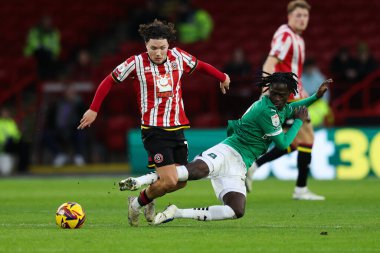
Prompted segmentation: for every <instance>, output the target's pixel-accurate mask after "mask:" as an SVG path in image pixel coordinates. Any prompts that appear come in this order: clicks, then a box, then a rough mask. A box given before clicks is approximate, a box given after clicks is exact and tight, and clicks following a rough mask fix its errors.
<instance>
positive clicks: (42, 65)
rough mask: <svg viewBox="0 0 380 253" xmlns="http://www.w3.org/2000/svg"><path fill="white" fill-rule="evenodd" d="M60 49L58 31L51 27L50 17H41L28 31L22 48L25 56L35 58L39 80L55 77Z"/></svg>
mask: <svg viewBox="0 0 380 253" xmlns="http://www.w3.org/2000/svg"><path fill="white" fill-rule="evenodd" d="M60 47H61V46H60V33H59V31H58V29H57V28H55V27H54V26H53V24H52V20H51V17H50V16H43V17H42V19H41V21H40V23H39V24H38V25H36V26H35V27H32V28H31V29H30V31H29V34H28V38H27V42H26V46H25V48H24V54H25V56H34V57H35V59H36V61H37V71H38V77H39V78H40V79H41V80H46V79H53V78H55V77H56V74H57V64H58V57H59V52H60Z"/></svg>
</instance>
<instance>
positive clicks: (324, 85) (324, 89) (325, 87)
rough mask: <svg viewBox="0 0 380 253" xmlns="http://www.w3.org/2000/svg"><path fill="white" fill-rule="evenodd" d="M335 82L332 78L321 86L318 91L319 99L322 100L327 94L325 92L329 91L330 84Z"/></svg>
mask: <svg viewBox="0 0 380 253" xmlns="http://www.w3.org/2000/svg"><path fill="white" fill-rule="evenodd" d="M333 82H334V81H333V80H332V79H331V78H330V79H327V80H325V81H323V83H322V84H321V86H319V89H318V91H317V98H321V97H322V96H323V94H325V92H326V91H327V90H328V88H329V87H328V86H329V84H331V83H333Z"/></svg>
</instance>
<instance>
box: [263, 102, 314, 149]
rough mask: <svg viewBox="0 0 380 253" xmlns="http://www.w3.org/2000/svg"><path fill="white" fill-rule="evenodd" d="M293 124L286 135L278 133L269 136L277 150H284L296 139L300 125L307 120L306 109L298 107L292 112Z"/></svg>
mask: <svg viewBox="0 0 380 253" xmlns="http://www.w3.org/2000/svg"><path fill="white" fill-rule="evenodd" d="M294 117H295V120H294V123H293V125H292V126H291V127H290V128H289V130H288V131H287V132H286V133H283V132H282V133H280V134H278V135H275V136H271V137H270V138H271V140H272V141H273V142H274V143H275V145H276V147H277V148H279V149H281V150H282V149H286V148H287V147H288V146H289V145H290V144H291V143H292V142H293V141H294V138H296V136H297V134H298V131H299V130H300V128H301V126H302V123H303V122H305V121H306V120H307V118H308V112H307V109H306V107H304V106H302V107H298V108H296V109H295V112H294Z"/></svg>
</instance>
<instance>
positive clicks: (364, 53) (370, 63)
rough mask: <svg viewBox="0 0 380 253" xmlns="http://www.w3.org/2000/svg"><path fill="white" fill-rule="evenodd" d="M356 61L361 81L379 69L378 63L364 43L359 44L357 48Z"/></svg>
mask: <svg viewBox="0 0 380 253" xmlns="http://www.w3.org/2000/svg"><path fill="white" fill-rule="evenodd" d="M356 61H357V66H356V71H357V74H358V80H359V81H361V80H363V79H364V78H365V77H366V76H367V75H368V74H370V73H372V72H373V71H375V70H376V69H377V68H378V62H377V61H376V59H375V58H374V57H373V55H372V54H371V52H370V50H369V47H368V45H367V44H366V43H364V42H360V43H358V45H357V47H356Z"/></svg>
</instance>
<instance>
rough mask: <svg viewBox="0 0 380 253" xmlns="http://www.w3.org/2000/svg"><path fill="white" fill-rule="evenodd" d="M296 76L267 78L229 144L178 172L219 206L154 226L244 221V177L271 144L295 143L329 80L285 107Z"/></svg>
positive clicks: (168, 215) (167, 215)
mask: <svg viewBox="0 0 380 253" xmlns="http://www.w3.org/2000/svg"><path fill="white" fill-rule="evenodd" d="M266 74H267V73H266ZM296 79H297V76H296V75H295V74H293V73H291V72H276V73H273V74H271V75H270V74H267V76H265V77H262V78H261V80H260V81H259V82H258V86H259V87H262V88H265V87H268V89H269V95H266V96H263V97H262V99H261V100H259V101H256V102H255V103H253V105H252V106H251V107H250V108H249V109H248V110H247V111H246V113H245V114H244V115H243V116H242V117H241V118H240V119H239V120H235V121H229V122H228V128H227V135H228V138H227V139H225V140H224V141H222V142H221V143H219V144H217V145H215V146H214V147H212V148H210V149H208V150H206V151H205V152H202V154H201V155H199V156H197V157H195V158H194V161H193V162H191V163H189V164H187V165H186V166H177V172H178V180H179V181H187V180H197V179H201V178H205V177H208V178H210V179H211V183H212V185H213V188H214V191H215V194H216V196H217V198H218V199H219V200H220V201H221V202H222V203H223V205H215V206H209V207H205V208H191V209H179V208H177V207H176V206H175V205H170V206H168V207H167V208H166V209H165V210H164V211H163V212H162V213H158V214H157V215H156V217H155V219H154V222H153V223H154V224H156V225H157V224H161V223H165V222H168V221H171V220H173V219H174V218H188V219H197V220H202V221H208V220H223V219H233V218H240V217H242V216H243V215H244V211H245V202H246V188H245V183H244V180H245V174H246V172H247V169H248V168H249V167H250V166H251V165H252V164H253V162H254V161H255V160H256V159H257V158H258V157H259V156H261V155H262V154H264V153H265V152H266V151H267V149H268V147H269V145H270V144H271V142H274V144H275V145H276V146H277V147H279V148H282V149H284V148H286V147H287V146H289V145H290V143H291V142H292V141H293V140H294V138H295V136H296V135H297V133H298V131H299V129H300V128H301V126H302V124H303V122H305V121H306V120H307V117H308V115H307V110H306V107H307V106H309V105H311V104H312V103H313V102H315V101H316V100H317V99H319V98H321V97H322V96H323V94H324V93H325V92H326V91H327V88H328V87H327V86H328V84H330V83H332V80H331V79H329V80H326V81H324V82H323V83H322V84H321V86H320V87H319V89H318V91H317V93H316V94H314V95H312V96H310V97H308V98H306V99H303V100H298V101H297V102H293V103H290V104H287V99H288V96H289V95H290V94H291V93H293V94H295V93H297V80H296ZM287 118H295V121H294V124H293V125H292V127H291V128H290V129H289V130H288V131H287V132H286V133H284V132H283V130H282V124H283V123H284V122H285V120H286V119H287ZM155 180H157V175H155V174H154V173H152V174H148V175H144V176H141V177H138V178H128V179H125V180H122V181H121V182H120V190H137V189H138V188H139V187H140V186H141V185H143V184H146V183H151V182H152V181H155Z"/></svg>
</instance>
